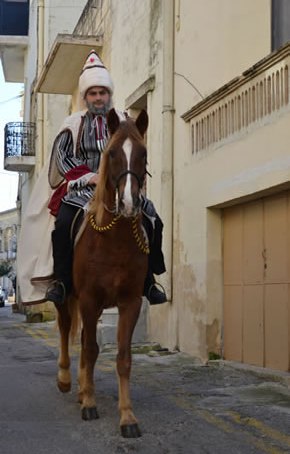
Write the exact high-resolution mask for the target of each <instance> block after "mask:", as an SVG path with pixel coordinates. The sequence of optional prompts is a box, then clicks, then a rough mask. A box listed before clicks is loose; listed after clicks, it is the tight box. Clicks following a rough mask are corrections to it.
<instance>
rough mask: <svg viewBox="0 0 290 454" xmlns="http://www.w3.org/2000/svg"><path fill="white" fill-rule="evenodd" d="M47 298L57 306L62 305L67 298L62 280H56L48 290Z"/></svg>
mask: <svg viewBox="0 0 290 454" xmlns="http://www.w3.org/2000/svg"><path fill="white" fill-rule="evenodd" d="M45 298H46V299H47V300H48V301H51V302H53V303H54V304H55V305H56V306H62V305H63V304H64V302H65V299H66V288H65V285H64V283H63V282H62V281H60V280H54V281H52V282H51V284H50V285H49V287H48V288H47V290H46V294H45Z"/></svg>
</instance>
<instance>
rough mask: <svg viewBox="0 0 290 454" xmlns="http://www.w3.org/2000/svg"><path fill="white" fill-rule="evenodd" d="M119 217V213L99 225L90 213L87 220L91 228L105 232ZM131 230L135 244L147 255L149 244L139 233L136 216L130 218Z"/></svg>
mask: <svg viewBox="0 0 290 454" xmlns="http://www.w3.org/2000/svg"><path fill="white" fill-rule="evenodd" d="M120 217H121V215H120V214H119V215H118V216H115V217H114V218H113V219H112V221H111V222H110V223H109V224H107V225H104V226H99V225H97V224H96V221H95V218H94V215H93V214H90V216H89V222H90V224H91V226H92V227H93V229H94V230H96V232H107V231H108V230H111V229H112V228H113V227H114V225H115V224H117V222H118V220H119V219H120ZM132 231H133V236H134V238H135V241H136V243H137V246H138V247H139V248H140V249H141V251H142V252H143V254H147V255H148V254H149V253H150V249H149V245H148V243H147V242H144V240H143V239H142V238H141V237H140V235H139V232H138V226H137V216H134V217H133V218H132Z"/></svg>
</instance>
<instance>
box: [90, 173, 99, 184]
mask: <svg viewBox="0 0 290 454" xmlns="http://www.w3.org/2000/svg"><path fill="white" fill-rule="evenodd" d="M98 181H99V174H98V173H96V174H95V175H94V176H93V177H91V178H90V179H89V181H88V184H89V185H91V184H94V185H97V184H98Z"/></svg>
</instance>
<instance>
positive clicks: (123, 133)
mask: <svg viewBox="0 0 290 454" xmlns="http://www.w3.org/2000/svg"><path fill="white" fill-rule="evenodd" d="M128 137H129V138H130V139H131V140H132V142H138V143H142V144H143V143H144V141H143V137H142V136H141V134H140V133H139V131H138V129H137V127H136V125H135V122H134V121H133V120H132V119H131V118H127V119H126V121H122V122H121V123H120V125H119V127H118V129H117V130H116V132H115V133H114V134H113V135H112V136H111V138H110V140H109V141H108V143H107V146H106V148H105V150H104V152H103V154H102V159H101V164H100V167H99V179H98V184H97V186H96V189H95V193H94V196H93V198H92V200H91V203H90V210H89V211H90V213H91V214H94V215H95V218H96V222H97V223H100V222H101V220H102V217H103V213H104V208H105V207H104V200H105V198H106V193H107V191H109V189H110V188H109V181H108V175H109V170H108V166H109V151H110V149H117V148H118V147H120V145H121V144H123V143H124V141H125V140H126V138H128ZM108 208H112V207H108Z"/></svg>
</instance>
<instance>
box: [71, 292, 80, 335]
mask: <svg viewBox="0 0 290 454" xmlns="http://www.w3.org/2000/svg"><path fill="white" fill-rule="evenodd" d="M68 306H69V313H70V317H71V329H70V340H71V343H73V342H74V341H75V338H76V336H77V334H78V333H79V331H80V326H81V323H80V321H81V319H80V314H79V307H78V300H77V299H76V298H75V297H73V296H70V297H69V301H68Z"/></svg>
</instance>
